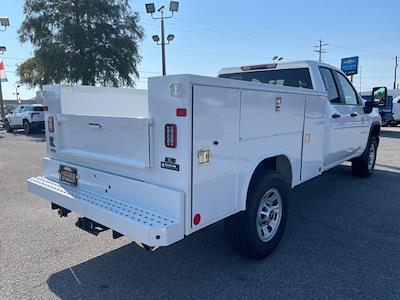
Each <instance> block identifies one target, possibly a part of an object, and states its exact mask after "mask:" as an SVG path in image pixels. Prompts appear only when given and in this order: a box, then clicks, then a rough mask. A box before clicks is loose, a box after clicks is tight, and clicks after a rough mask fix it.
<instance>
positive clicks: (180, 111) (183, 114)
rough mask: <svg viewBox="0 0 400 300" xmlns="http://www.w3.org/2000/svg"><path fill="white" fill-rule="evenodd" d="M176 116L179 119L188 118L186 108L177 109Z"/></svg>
mask: <svg viewBox="0 0 400 300" xmlns="http://www.w3.org/2000/svg"><path fill="white" fill-rule="evenodd" d="M176 116H177V117H186V116H187V110H186V108H177V109H176Z"/></svg>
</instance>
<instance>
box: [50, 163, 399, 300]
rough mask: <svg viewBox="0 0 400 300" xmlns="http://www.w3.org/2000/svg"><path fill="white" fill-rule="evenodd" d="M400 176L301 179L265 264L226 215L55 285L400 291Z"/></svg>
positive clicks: (90, 291)
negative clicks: (229, 238) (249, 254)
mask: <svg viewBox="0 0 400 300" xmlns="http://www.w3.org/2000/svg"><path fill="white" fill-rule="evenodd" d="M381 182H385V185H380V183H381ZM398 182H400V172H399V173H397V172H388V171H383V170H376V172H375V173H374V175H373V176H372V177H371V178H369V179H361V178H352V177H351V168H350V167H348V166H344V165H342V166H339V167H337V168H335V169H333V170H331V171H330V172H327V173H326V174H324V175H322V176H320V177H319V178H316V179H314V180H311V181H310V182H307V183H305V184H303V185H301V186H299V187H298V188H296V189H295V190H294V191H293V193H292V197H291V200H290V209H289V210H290V213H289V220H288V223H287V228H286V232H285V235H284V237H283V239H282V241H281V244H280V246H279V247H278V248H277V249H276V251H275V252H274V253H273V254H272V255H271V256H270V257H269V258H267V259H266V260H264V261H252V260H249V259H247V258H245V257H242V256H240V255H238V254H236V253H235V252H233V251H232V250H231V249H230V248H229V247H228V246H227V245H226V243H225V242H224V238H223V224H222V222H220V223H217V224H215V225H213V226H210V227H208V228H206V229H203V230H201V231H200V232H198V233H195V234H193V235H191V236H189V237H187V238H186V239H184V240H183V241H181V242H178V243H176V244H174V245H172V246H170V247H166V248H162V249H159V250H157V251H156V252H153V253H150V252H146V251H144V250H142V249H141V248H139V247H137V246H135V245H133V244H128V245H125V246H123V247H121V248H119V249H117V250H114V251H111V252H109V253H105V254H103V255H101V256H98V257H96V258H93V259H90V260H88V261H86V262H83V263H81V264H79V265H76V266H73V267H72V268H67V269H65V270H63V271H60V272H58V273H55V274H53V275H51V276H50V277H49V279H48V281H47V284H48V286H49V288H50V289H51V291H52V292H53V293H54V294H55V295H56V296H57V297H60V298H61V299H70V298H105V299H108V298H112V297H113V298H117V299H133V298H178V299H180V298H183V299H186V298H225V297H231V298H241V297H246V298H260V297H262V298H265V297H264V296H265V295H266V294H268V298H277V297H279V298H287V297H299V298H305V297H310V296H311V295H314V297H315V296H316V295H324V297H334V296H335V295H336V296H337V295H339V294H340V295H342V296H343V297H360V296H361V297H362V296H363V295H365V296H368V297H379V296H382V295H381V294H380V293H381V291H382V290H388V291H396V290H397V291H398V290H399V288H400V282H399V281H398V280H393V279H394V278H399V276H400V260H399V259H397V258H398V257H399V255H398V248H399V246H400V238H399V232H400V222H399V220H400V196H399V195H400V185H399V184H398ZM77 251H79V250H77ZM383 253H384V254H383ZM383 255H384V256H385V257H392V258H393V257H395V258H396V259H382V256H383ZM377 262H379V263H377ZM349 282H350V283H349ZM321 293H322V294H321Z"/></svg>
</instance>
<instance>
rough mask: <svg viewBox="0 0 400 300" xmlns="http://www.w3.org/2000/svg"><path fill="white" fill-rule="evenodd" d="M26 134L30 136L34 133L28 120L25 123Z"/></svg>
mask: <svg viewBox="0 0 400 300" xmlns="http://www.w3.org/2000/svg"><path fill="white" fill-rule="evenodd" d="M24 132H25V134H30V133H31V132H32V126H31V124H30V123H29V121H27V120H25V121H24Z"/></svg>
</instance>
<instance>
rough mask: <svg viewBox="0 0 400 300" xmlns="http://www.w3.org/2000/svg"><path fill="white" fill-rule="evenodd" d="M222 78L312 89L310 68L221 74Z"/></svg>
mask: <svg viewBox="0 0 400 300" xmlns="http://www.w3.org/2000/svg"><path fill="white" fill-rule="evenodd" d="M219 77H220V78H229V79H236V80H244V81H252V82H261V83H269V84H276V85H283V86H291V87H298V88H306V89H312V88H313V87H312V83H311V77H310V72H309V70H308V68H301V69H282V70H265V71H256V72H242V73H232V74H221V75H220V76H219Z"/></svg>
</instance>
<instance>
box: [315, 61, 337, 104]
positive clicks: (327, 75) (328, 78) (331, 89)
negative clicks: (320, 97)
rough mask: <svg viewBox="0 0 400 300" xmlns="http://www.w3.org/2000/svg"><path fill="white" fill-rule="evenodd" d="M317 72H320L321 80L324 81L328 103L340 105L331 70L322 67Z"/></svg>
mask: <svg viewBox="0 0 400 300" xmlns="http://www.w3.org/2000/svg"><path fill="white" fill-rule="evenodd" d="M319 70H320V72H321V76H322V80H323V81H324V86H325V89H326V91H327V92H328V99H329V101H330V102H332V103H340V97H339V93H338V90H337V87H336V83H335V79H334V78H333V75H332V72H331V70H330V69H328V68H324V67H320V69H319Z"/></svg>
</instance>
